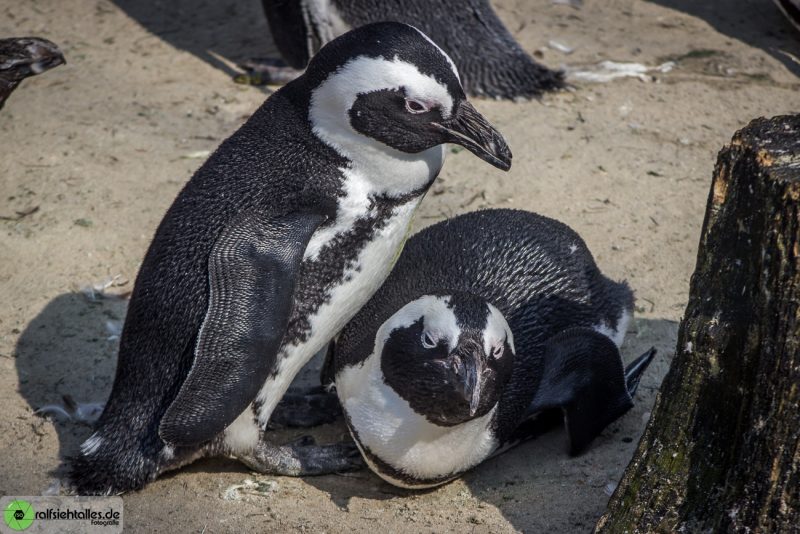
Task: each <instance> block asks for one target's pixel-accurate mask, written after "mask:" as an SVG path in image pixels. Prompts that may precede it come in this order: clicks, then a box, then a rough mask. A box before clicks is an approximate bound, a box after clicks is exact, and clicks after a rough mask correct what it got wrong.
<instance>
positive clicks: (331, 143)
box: [70, 23, 511, 494]
mask: <svg viewBox="0 0 800 534" xmlns="http://www.w3.org/2000/svg"><path fill="white" fill-rule="evenodd" d="M448 142H455V143H458V144H461V145H463V146H464V147H466V148H468V149H469V150H471V151H472V152H474V153H475V154H477V155H479V156H480V157H481V158H483V159H485V160H486V161H488V162H490V163H492V164H493V165H495V166H497V167H499V168H502V169H508V168H509V166H510V163H511V153H510V151H509V150H508V147H507V146H506V144H505V142H504V141H503V139H502V137H501V136H500V134H499V133H497V132H496V131H495V130H494V129H493V128H492V127H491V126H490V125H489V123H488V122H486V120H485V119H484V118H483V117H482V116H481V115H479V114H478V113H477V112H476V111H475V109H474V108H473V107H472V106H471V105H470V104H469V103H468V102H467V101H466V99H465V96H464V93H463V90H462V88H461V85H460V83H459V79H458V73H457V72H456V69H455V67H454V66H453V64H452V61H450V59H449V58H448V57H447V56H446V55H445V54H444V52H442V51H441V49H439V48H438V47H437V46H436V45H435V44H433V42H432V41H430V40H429V39H428V38H427V37H426V36H425V35H423V34H422V33H421V32H419V30H417V29H415V28H413V27H411V26H407V25H404V24H398V23H381V24H374V25H368V26H364V27H361V28H359V29H357V30H354V31H353V32H350V33H347V34H345V35H343V36H342V37H340V38H338V39H336V40H334V41H332V42H331V43H329V44H328V45H327V46H325V47H324V48H323V49H322V50H320V52H319V54H317V56H315V57H314V58H313V59H312V61H311V62H310V63H309V66H308V69H307V70H306V73H305V74H304V75H303V76H301V77H300V78H298V79H297V80H295V81H293V82H291V83H290V84H288V85H286V86H285V87H283V88H282V89H281V90H279V91H277V92H276V93H274V94H273V95H272V96H271V97H270V98H269V99H268V100H267V101H266V102H265V104H264V105H262V106H261V107H260V108H259V109H258V110H257V111H256V112H255V113H254V114H253V115H252V117H251V118H250V119H249V120H248V121H247V122H246V123H245V124H244V125H243V126H242V127H241V128H240V129H239V130H238V131H237V132H235V133H234V134H233V135H232V136H231V137H230V138H228V139H227V140H226V141H225V142H223V143H222V145H221V146H220V147H219V148H218V149H217V150H216V152H215V153H214V154H213V155H212V156H211V157H210V158H209V160H208V161H207V162H206V163H205V164H204V165H203V166H202V167H201V168H200V169H199V170H198V171H197V173H196V174H195V175H194V176H193V177H192V178H191V180H190V181H189V182H188V183H187V185H186V186H185V188H184V189H183V191H181V193H180V194H179V195H178V197H177V199H176V200H175V202H174V203H173V205H172V206H171V207H170V209H169V211H168V212H167V214H166V216H165V217H164V219H163V221H162V222H161V224H160V225H159V227H158V230H157V231H156V235H155V237H154V238H153V241H152V243H151V245H150V248H149V250H148V252H147V255H146V256H145V259H144V261H143V263H142V267H141V269H140V271H139V274H138V276H137V279H136V284H135V287H134V290H133V294H132V297H131V301H130V305H129V309H128V315H127V318H126V321H125V325H124V329H123V332H122V337H121V340H120V352H119V362H118V364H117V372H116V378H115V380H114V386H113V390H112V392H111V396H110V398H109V400H108V403H107V405H106V407H105V410H104V412H103V414H102V416H101V417H100V419H99V421H98V424H97V426H96V431H95V433H94V434H93V435H92V436H91V437H90V438H89V439H88V440H86V441H85V442H84V443H83V444H82V445H81V448H80V453H79V455H78V456H77V458H75V459H74V460H73V462H72V471H71V475H70V478H71V483H72V485H73V487H74V489H76V490H77V492H78V493H79V494H90V493H119V492H122V491H125V490H130V489H134V488H139V487H141V486H143V485H144V484H145V483H147V482H148V481H150V480H152V479H153V478H155V477H156V476H157V475H158V474H159V473H161V472H163V471H164V470H167V469H172V468H175V467H178V466H180V465H183V464H185V463H187V462H189V461H192V460H193V459H195V458H197V457H200V456H206V455H213V454H226V455H231V456H236V457H238V458H239V459H241V460H242V461H244V462H246V463H247V464H248V465H249V466H251V467H252V468H254V469H258V470H262V471H269V472H273V473H276V474H294V475H302V474H319V473H324V472H328V471H332V470H338V469H345V468H348V467H351V466H352V465H353V464H354V460H353V455H352V454H351V455H350V456H348V450H349V449H348V447H349V448H350V449H352V444H349V445H331V446H326V447H313V446H310V445H308V443H307V442H305V441H301V442H298V443H294V444H289V445H286V446H277V445H272V444H270V443H269V442H268V441H267V440H263V439H261V430H262V429H263V428H265V427H266V425H267V423H268V421H269V418H270V415H271V413H272V411H273V409H274V407H275V405H276V404H277V403H278V401H279V399H280V398H281V397H282V396H283V394H284V392H285V391H286V388H287V387H288V386H289V383H290V382H291V381H292V379H293V378H294V376H295V375H296V374H297V372H298V371H299V370H300V369H301V367H302V366H303V365H304V364H305V363H306V362H307V361H308V359H309V358H311V357H312V356H313V354H314V353H316V352H317V351H318V350H319V349H320V348H322V347H324V346H325V345H326V344H327V343H328V341H329V340H330V339H331V338H332V337H333V336H334V335H335V334H336V333H337V332H338V331H339V330H340V329H341V328H342V327H343V326H344V324H345V323H346V321H347V320H348V319H350V317H351V316H352V315H353V314H355V313H356V311H357V310H358V308H359V307H360V306H361V305H363V304H364V303H365V302H366V301H367V300H368V299H369V297H370V296H371V294H372V293H373V292H374V291H375V290H376V289H377V288H378V287H379V286H380V284H381V283H382V282H383V280H384V278H385V276H386V275H388V273H389V270H390V269H391V263H392V260H393V258H395V257H396V256H397V254H399V249H400V247H401V246H402V243H403V241H404V239H405V236H406V233H407V229H408V226H409V224H410V222H411V219H412V216H413V213H414V210H415V209H416V207H417V205H418V204H419V202H420V200H421V199H422V197H423V196H424V194H425V192H426V190H427V189H428V188H429V187H430V185H431V183H432V182H433V180H434V179H435V177H436V175H437V174H438V172H439V170H440V168H441V166H442V164H443V159H444V154H445V147H444V146H443V144H444V143H448ZM351 452H354V453H355V454H354V456H355V457H356V458H357V457H358V453H357V451H354V450H353V451H351Z"/></svg>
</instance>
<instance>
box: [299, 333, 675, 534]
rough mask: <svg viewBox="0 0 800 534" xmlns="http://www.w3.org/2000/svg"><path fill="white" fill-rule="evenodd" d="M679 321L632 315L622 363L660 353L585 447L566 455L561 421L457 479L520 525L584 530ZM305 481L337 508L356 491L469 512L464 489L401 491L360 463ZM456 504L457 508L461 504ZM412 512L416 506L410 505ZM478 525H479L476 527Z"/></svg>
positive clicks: (633, 435)
mask: <svg viewBox="0 0 800 534" xmlns="http://www.w3.org/2000/svg"><path fill="white" fill-rule="evenodd" d="M677 332H678V323H677V322H675V321H670V320H665V319H634V321H633V323H632V324H631V326H630V327H629V330H628V335H627V336H626V338H625V342H624V343H623V346H622V356H623V360H624V361H625V363H629V362H631V361H632V360H634V359H635V358H636V357H637V356H639V355H640V354H642V353H644V352H646V351H647V350H648V349H649V348H650V347H653V346H655V348H656V349H657V350H658V353H657V355H656V357H655V359H654V360H653V362H652V363H651V364H650V367H649V368H648V369H647V370H646V371H645V373H644V375H643V377H642V380H641V383H640V384H639V388H638V390H637V393H636V396H635V397H634V406H633V408H632V409H631V410H630V411H629V412H627V413H626V414H625V415H623V416H622V417H621V418H620V419H618V420H616V421H615V422H613V423H612V424H610V425H609V426H608V427H607V428H606V429H605V430H604V431H603V433H602V434H601V435H600V436H598V437H597V438H596V439H595V440H594V441H593V442H592V444H591V445H590V446H589V448H588V449H587V450H586V451H585V452H584V453H582V454H580V455H578V456H570V455H569V452H568V451H569V442H568V437H567V433H566V431H565V429H564V427H563V425H561V424H559V425H558V426H557V427H555V428H553V429H552V430H549V431H547V432H545V433H543V434H542V435H539V436H538V437H536V438H534V439H532V440H530V441H528V442H526V443H522V444H520V445H518V446H517V447H514V448H512V449H511V450H509V451H507V452H505V453H503V454H500V455H499V456H497V457H494V458H491V459H489V460H486V461H484V462H483V463H481V464H480V465H478V466H477V467H476V468H474V469H472V470H470V471H468V472H467V473H466V474H464V475H463V476H462V477H461V478H460V479H458V480H460V482H454V483H450V484H459V485H461V484H464V485H466V487H467V488H468V490H469V492H470V493H471V495H472V496H473V497H474V498H475V499H476V500H477V501H478V502H479V503H480V504H479V506H481V507H483V506H489V507H495V508H497V509H498V510H499V512H500V513H501V514H502V515H503V517H504V518H505V519H506V520H507V521H508V522H509V523H510V524H511V525H512V526H513V527H514V528H515V529H517V530H520V531H523V532H547V531H550V530H552V529H554V528H556V527H558V528H559V529H561V530H563V531H571V530H573V531H575V532H588V531H590V530H591V529H592V527H593V526H594V522H595V521H596V520H597V519H598V518H599V517H600V515H601V514H602V512H603V510H604V509H605V507H606V503H607V502H608V499H609V497H610V494H611V492H613V490H614V489H615V487H616V483H617V481H618V480H619V479H620V477H621V476H622V473H623V471H624V469H625V467H626V466H627V464H628V462H629V461H630V459H631V457H632V456H633V453H634V451H635V449H636V446H637V444H638V441H639V438H640V436H641V434H642V432H643V431H644V428H645V426H646V424H647V421H648V419H649V416H650V410H651V409H652V406H653V403H654V401H655V397H656V394H657V393H658V388H659V386H660V385H661V381H662V380H663V378H664V376H665V375H666V373H667V371H668V370H669V366H670V363H671V361H672V357H673V355H674V353H675V339H676V337H677ZM305 481H306V482H307V483H308V484H310V485H312V486H314V487H316V488H317V489H319V490H320V491H323V492H325V493H327V494H328V495H329V496H330V499H331V500H332V501H333V502H334V503H335V504H336V505H337V506H338V507H339V508H340V509H342V510H347V509H348V508H349V506H350V501H351V499H353V498H356V499H365V500H374V501H385V500H393V499H403V500H404V502H407V503H408V504H409V506H411V507H412V508H414V507H417V506H418V504H416V503H417V502H418V501H417V500H416V499H413V497H415V496H419V497H422V498H423V499H424V500H426V501H428V500H433V501H434V503H429V504H427V505H426V506H428V505H433V506H435V507H438V508H440V509H443V510H450V511H452V513H453V514H457V513H462V512H463V513H466V514H467V515H469V514H470V512H471V513H474V505H472V504H469V505H467V508H464V506H463V505H458V504H457V503H455V502H454V501H457V500H459V499H461V495H460V494H461V491H462V490H461V489H459V488H458V487H456V488H454V487H451V486H450V487H449V485H448V484H445V485H444V486H440V487H438V488H433V489H429V490H405V489H402V488H399V487H395V486H392V485H390V484H389V483H387V482H384V481H383V480H381V479H380V478H379V477H378V476H377V475H375V474H373V473H372V472H371V471H368V470H367V469H364V470H362V471H357V472H354V473H344V474H341V475H336V476H322V477H308V478H306V479H305ZM459 510H461V511H459ZM412 511H413V510H412ZM477 528H478V529H480V528H481V527H480V526H478V527H477Z"/></svg>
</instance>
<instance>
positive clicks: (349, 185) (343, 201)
mask: <svg viewBox="0 0 800 534" xmlns="http://www.w3.org/2000/svg"><path fill="white" fill-rule="evenodd" d="M348 178H349V179H348V181H347V182H346V183H345V196H343V197H342V198H340V200H339V206H338V209H337V217H336V220H335V221H333V224H331V225H329V226H325V227H323V228H321V229H319V230H317V231H316V232H315V233H314V235H313V236H312V237H311V240H310V242H309V244H308V247H307V248H306V251H305V255H304V260H305V261H315V260H316V259H317V258H318V257H319V255H320V253H321V252H322V251H323V250H325V249H326V248H328V247H335V246H336V237H337V236H339V235H340V234H344V233H347V232H350V231H352V229H353V226H354V225H355V224H356V222H357V221H358V220H359V219H363V218H368V217H370V216H371V215H372V214H371V213H370V210H371V209H374V203H373V202H372V201H371V199H370V197H371V195H374V192H373V190H372V189H371V188H370V184H369V182H368V181H366V180H362V179H360V178H359V177H358V176H357V175H352V174H351V175H350V176H349V177H348ZM421 200H422V196H421V195H420V196H419V197H417V198H414V199H411V200H409V201H408V202H405V203H403V204H400V205H398V206H396V207H395V208H394V209H392V211H391V213H390V215H389V217H388V218H387V219H385V220H383V221H381V222H380V223H379V224H381V227H380V228H379V229H377V230H376V231H375V234H374V235H373V236H372V237H371V238H370V239H369V241H367V242H366V243H365V244H364V246H363V248H361V249H360V250H359V251H358V253H357V255H356V256H355V258H354V259H353V260H352V261H350V262H348V264H347V265H345V268H344V272H342V274H341V278H340V279H339V281H338V282H337V283H336V285H334V286H333V287H330V288H326V289H325V290H326V291H327V292H328V293H327V295H326V297H327V298H326V300H325V301H324V302H323V303H322V304H321V305H320V307H319V308H318V309H317V310H316V312H315V313H314V314H313V315H311V316H310V317H308V322H309V326H310V329H309V331H308V332H307V337H306V339H305V340H304V341H302V342H299V343H294V344H289V345H284V346H283V347H281V352H280V354H279V355H278V369H277V373H276V374H275V376H273V377H271V378H269V379H268V380H267V381H266V382H265V384H264V386H262V388H261V391H260V392H259V394H258V397H257V399H258V402H259V404H260V410H259V413H258V419H259V423H260V424H261V425H262V426H265V425H266V424H267V422H268V421H269V417H270V416H271V415H272V411H273V410H274V409H275V406H276V405H277V404H278V401H279V400H280V399H281V397H283V394H284V393H285V392H286V389H287V388H288V387H289V384H290V383H291V381H292V379H293V378H294V377H295V375H297V373H298V372H299V371H300V369H302V367H303V366H304V365H305V364H306V363H307V362H308V361H309V360H310V359H311V358H312V357H313V356H314V354H316V353H317V352H319V351H320V350H321V349H322V348H323V347H325V345H326V344H327V343H328V342H329V341H330V340H331V339H333V337H334V336H336V334H338V333H339V331H340V330H341V329H342V328H344V325H345V324H347V321H349V320H350V319H351V318H352V317H353V315H355V314H356V312H358V310H360V309H361V307H363V306H364V304H366V303H367V301H368V300H369V299H370V297H372V295H373V294H374V293H375V291H377V290H378V288H379V287H380V286H381V284H383V281H384V280H385V279H386V277H387V276H388V275H389V272H390V271H391V270H392V267H393V266H394V262H395V260H396V259H397V257H398V256H399V254H400V251H401V249H402V247H403V243H404V242H405V240H406V238H407V236H408V233H409V227H410V225H411V222H412V220H413V217H414V211H415V210H416V208H417V206H418V205H419V203H420V201H421Z"/></svg>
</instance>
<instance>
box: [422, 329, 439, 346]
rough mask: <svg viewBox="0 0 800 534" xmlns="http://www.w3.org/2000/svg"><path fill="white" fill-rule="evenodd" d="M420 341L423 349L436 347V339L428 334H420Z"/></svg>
mask: <svg viewBox="0 0 800 534" xmlns="http://www.w3.org/2000/svg"><path fill="white" fill-rule="evenodd" d="M421 341H422V346H423V347H425V348H426V349H432V348H434V347H436V338H434V337H433V336H432V335H431V334H429V333H428V332H423V333H422V338H421Z"/></svg>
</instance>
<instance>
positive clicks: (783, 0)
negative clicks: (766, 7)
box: [774, 0, 800, 30]
mask: <svg viewBox="0 0 800 534" xmlns="http://www.w3.org/2000/svg"><path fill="white" fill-rule="evenodd" d="M774 1H775V4H776V5H777V6H778V8H780V10H781V12H782V13H783V14H784V16H785V17H786V18H787V19H789V22H791V23H792V25H794V27H795V28H797V30H800V0H774Z"/></svg>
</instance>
